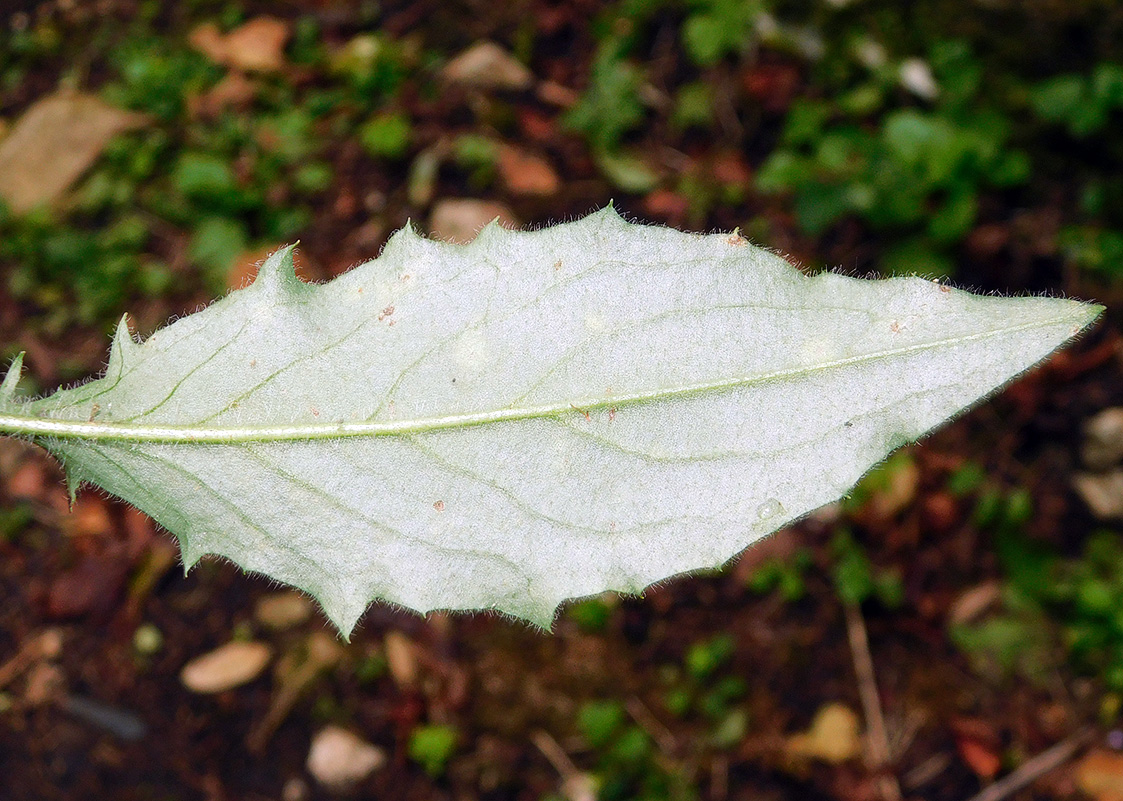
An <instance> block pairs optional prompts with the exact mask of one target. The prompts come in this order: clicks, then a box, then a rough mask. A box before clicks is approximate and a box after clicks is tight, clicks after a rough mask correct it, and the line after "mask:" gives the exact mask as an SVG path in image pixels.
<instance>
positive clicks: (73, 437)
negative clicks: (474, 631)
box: [0, 208, 1101, 634]
mask: <svg viewBox="0 0 1123 801" xmlns="http://www.w3.org/2000/svg"><path fill="white" fill-rule="evenodd" d="M1100 311H1101V308H1100V307H1096V306H1090V305H1086V304H1081V303H1077V302H1075V301H1069V300H1061V299H1056V298H1010V299H999V298H993V297H977V296H974V295H970V294H967V293H965V292H960V291H957V290H954V289H951V288H949V287H946V286H941V285H938V284H934V283H932V282H930V281H926V280H923V279H919V278H895V279H890V280H884V281H863V280H857V279H852V278H846V277H842V276H839V275H835V274H831V273H824V274H821V275H817V276H815V277H813V278H809V277H807V276H804V275H803V274H801V273H800V272H799V271H798V270H796V269H795V268H793V267H792V266H791V265H789V264H788V263H786V262H785V261H783V260H782V259H781V258H779V257H778V256H775V255H773V254H771V253H769V252H767V251H764V250H761V249H759V248H755V247H752V246H750V245H748V243H747V242H746V241H745V240H744V239H742V238H741V237H740V236H738V235H736V234H733V235H732V236H731V235H727V234H717V235H710V236H697V235H690V234H683V233H679V232H676V231H673V230H669V229H666V228H659V227H653V226H642V225H631V224H628V223H626V222H624V221H623V220H622V219H620V217H619V216H618V215H617V214H616V213H615V211H613V210H612V209H611V208H610V209H606V210H604V211H602V212H599V213H597V214H594V215H591V216H589V217H586V218H585V219H583V220H580V221H578V222H574V223H569V224H565V225H559V226H557V227H554V228H549V229H545V230H542V231H537V232H531V233H520V232H511V231H505V230H503V229H501V228H500V227H499V226H498V224H497V223H493V224H491V225H489V226H488V227H487V228H485V229H484V230H483V231H482V232H481V233H480V235H479V236H478V237H477V238H476V240H475V241H474V242H473V243H472V244H470V245H467V246H456V245H450V244H445V243H440V242H435V241H428V240H426V239H423V238H421V237H419V236H418V235H417V234H415V233H413V232H412V231H411V230H409V229H404V230H402V231H399V232H398V233H397V234H395V235H394V236H393V237H392V238H391V240H390V241H389V242H388V243H387V245H386V248H385V250H384V252H383V253H382V255H381V256H380V257H379V258H378V259H376V260H374V261H372V262H369V263H367V264H364V265H362V266H361V267H358V268H357V269H355V270H352V271H351V272H349V273H347V274H345V275H343V276H341V277H339V278H337V279H335V280H334V281H332V282H330V283H328V284H324V285H320V286H317V285H308V284H304V283H301V282H300V281H299V280H298V279H297V278H296V277H295V275H294V273H293V265H292V248H288V249H285V250H282V251H279V252H277V253H275V254H273V256H271V257H270V258H269V259H268V260H267V261H266V262H265V264H264V265H263V267H262V268H261V270H260V272H259V274H258V277H257V279H256V280H255V282H254V283H253V284H252V285H250V286H249V287H247V288H245V289H243V290H239V291H237V292H233V293H231V294H230V295H229V296H227V297H226V298H224V299H222V300H220V301H218V302H216V303H215V304H214V305H212V306H210V307H209V308H207V309H205V310H203V311H201V312H198V313H197V314H194V315H191V316H189V317H186V318H184V319H181V320H178V321H176V322H175V323H173V324H171V325H169V326H168V327H167V328H164V329H163V330H160V331H158V332H156V333H155V334H153V335H152V336H151V337H150V338H149V339H148V340H147V341H145V342H144V343H143V344H138V343H137V342H135V341H134V340H133V339H132V337H131V336H130V334H129V331H128V326H127V324H126V322H125V321H124V320H122V322H121V325H120V326H119V327H118V330H117V334H116V336H115V337H114V340H113V345H112V348H111V350H110V355H109V363H108V367H107V369H106V372H105V375H104V376H103V377H101V378H99V379H97V380H95V381H91V382H90V383H88V384H85V385H83V386H79V387H76V388H73V389H67V390H61V391H59V392H57V393H55V394H54V395H52V396H50V397H47V398H43V399H40V400H35V401H27V402H21V401H18V400H16V399H15V398H14V394H13V393H14V389H15V379H16V377H18V373H19V365H18V362H17V364H15V365H13V370H12V372H11V373H10V374H9V376H8V378H7V379H6V380H5V383H4V384H3V389H2V390H0V392H2V395H0V431H4V432H7V433H11V434H16V435H21V436H25V437H29V438H31V439H32V440H33V441H35V442H37V443H39V444H40V445H42V446H43V447H45V448H46V449H47V450H49V451H50V452H51V453H53V454H54V455H55V456H56V457H58V459H59V460H60V461H62V463H63V464H64V466H65V468H66V472H67V477H68V483H69V486H70V488H71V491H72V492H73V491H74V490H75V489H76V488H77V486H78V485H79V484H80V483H81V482H91V483H95V484H97V485H99V486H101V487H103V488H105V489H106V490H108V491H109V492H111V493H113V494H114V495H117V496H120V497H122V498H124V499H126V500H128V501H129V502H130V503H133V504H135V505H136V506H137V507H139V508H140V509H142V510H144V511H145V512H147V513H148V514H150V515H151V516H152V517H153V518H155V519H156V520H157V521H158V522H159V523H160V524H161V525H163V526H164V527H165V528H167V529H168V530H169V531H171V532H172V533H173V534H174V535H176V536H177V537H178V538H179V542H180V546H181V548H182V550H183V559H184V563H185V564H186V565H187V566H188V567H190V566H191V565H194V564H195V563H196V562H197V561H198V560H199V558H200V557H202V556H203V555H204V554H207V553H212V554H219V555H221V556H225V557H227V558H229V559H231V560H233V561H234V562H236V563H237V564H239V565H241V566H242V567H243V568H245V569H247V570H253V571H257V572H260V573H264V574H266V575H268V576H271V577H272V578H274V579H277V580H279V581H282V582H285V583H287V584H291V585H293V586H295V587H298V588H300V589H302V590H304V591H305V592H308V593H310V594H311V595H313V596H315V597H316V599H317V600H318V601H319V602H320V604H321V605H322V606H323V608H324V610H325V612H326V613H327V615H328V616H329V617H330V618H331V620H332V621H333V622H334V623H335V624H336V625H337V626H338V627H339V628H340V630H341V631H342V632H344V633H345V634H346V633H348V632H350V631H351V630H352V628H353V627H354V625H355V623H356V621H357V620H358V619H359V617H360V616H361V615H362V613H363V611H364V610H365V608H366V607H367V605H368V604H369V603H370V601H371V600H372V599H383V600H386V601H390V602H393V603H396V604H401V605H403V606H406V607H409V608H411V609H415V610H418V611H422V612H424V611H426V610H431V609H438V608H441V609H494V610H500V611H502V612H506V613H508V614H511V615H514V616H516V617H520V618H525V619H527V620H530V621H533V622H534V623H537V624H538V625H541V626H549V625H550V622H551V620H552V618H553V615H554V611H555V609H556V607H557V606H558V604H559V603H561V602H562V601H564V600H565V599H567V598H573V597H579V596H585V595H591V594H594V593H600V592H602V591H604V590H606V589H612V590H617V591H621V592H631V593H636V592H640V591H641V590H643V588H644V587H646V586H648V585H649V584H651V583H652V582H654V581H658V580H660V579H663V578H665V577H667V576H670V575H673V574H676V573H680V572H683V571H688V570H696V569H699V568H706V567H717V566H719V565H721V564H723V563H724V562H726V561H727V560H729V559H730V558H731V557H732V556H734V555H735V554H736V553H738V552H739V551H741V550H742V549H743V548H745V547H746V546H747V545H749V544H750V543H752V542H754V541H756V540H758V539H760V538H761V537H763V536H765V535H766V534H768V533H770V532H772V531H775V530H776V529H778V528H780V527H781V526H783V525H785V524H787V523H789V522H791V521H792V520H794V519H796V518H798V517H800V516H801V515H805V514H807V513H808V512H810V511H811V510H813V509H815V508H817V507H819V506H821V505H823V504H825V503H828V502H830V501H833V500H835V499H837V498H838V497H839V496H841V495H842V494H843V493H845V492H846V491H847V490H848V489H849V488H850V487H852V486H853V485H854V484H855V482H857V480H858V479H859V478H860V477H861V476H862V474H863V473H865V472H866V471H867V470H868V469H869V468H870V467H871V466H872V465H874V464H876V463H877V462H879V461H880V460H882V459H884V458H885V457H886V455H887V454H889V453H890V452H891V451H892V450H893V449H894V448H897V447H899V446H901V445H903V444H904V443H906V442H909V441H910V440H914V439H916V438H917V437H920V436H921V435H923V434H924V433H925V432H927V431H929V430H930V429H932V428H933V427H934V426H936V425H939V424H940V423H941V422H942V421H944V420H946V419H947V418H948V417H950V416H952V415H954V414H956V413H957V412H959V411H960V410H962V409H963V408H964V407H966V406H968V405H969V404H972V403H974V402H976V401H977V400H978V399H979V398H981V397H983V396H984V395H986V394H987V393H988V392H991V391H992V390H993V389H994V388H995V387H997V386H999V385H1001V384H1002V383H1004V382H1006V381H1008V380H1009V379H1010V378H1011V377H1012V376H1015V375H1017V374H1018V373H1020V372H1022V371H1023V370H1025V369H1027V368H1029V367H1030V366H1031V365H1033V364H1035V363H1036V362H1038V361H1040V360H1041V359H1043V358H1044V357H1045V356H1046V355H1047V354H1048V353H1049V352H1050V351H1052V350H1053V349H1054V348H1056V347H1057V346H1058V345H1059V344H1061V343H1062V342H1064V341H1065V340H1066V339H1068V338H1069V337H1071V336H1073V335H1075V334H1076V333H1078V332H1079V331H1080V330H1081V329H1082V328H1084V327H1085V326H1087V325H1089V324H1090V323H1091V322H1092V321H1093V320H1094V319H1095V318H1096V317H1097V316H1098V315H1099V313H1100Z"/></svg>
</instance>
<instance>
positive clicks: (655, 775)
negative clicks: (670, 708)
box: [577, 700, 690, 801]
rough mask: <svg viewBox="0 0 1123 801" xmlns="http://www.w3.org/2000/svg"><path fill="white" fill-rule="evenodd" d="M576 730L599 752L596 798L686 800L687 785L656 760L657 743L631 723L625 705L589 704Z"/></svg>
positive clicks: (581, 712)
mask: <svg viewBox="0 0 1123 801" xmlns="http://www.w3.org/2000/svg"><path fill="white" fill-rule="evenodd" d="M577 728H578V731H579V732H580V733H581V736H582V737H583V738H584V739H585V742H586V743H588V744H589V747H590V748H591V749H592V750H593V751H595V752H596V784H597V798H598V799H600V800H601V801H624V799H631V798H651V799H667V800H668V801H671V799H675V800H676V801H677V799H686V798H689V797H690V796H689V795H684V793H689V790H688V787H687V784H686V782H685V781H684V780H683V779H682V777H681V776H679V775H677V774H676V773H675V772H674V771H668V770H667V768H666V767H665V766H664V765H663V764H661V762H660V761H659V760H658V759H657V758H656V748H655V744H654V743H653V742H652V741H651V738H650V737H649V736H648V735H647V733H646V732H644V730H643V729H642V728H640V727H639V726H638V725H636V724H635V723H632V722H630V719H629V717H628V714H627V712H626V711H625V709H624V706H623V704H621V703H620V702H619V701H614V700H599V701H589V702H587V703H585V704H583V705H582V706H581V708H580V710H579V711H578V714H577Z"/></svg>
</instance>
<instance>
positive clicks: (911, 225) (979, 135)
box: [757, 44, 1030, 276]
mask: <svg viewBox="0 0 1123 801" xmlns="http://www.w3.org/2000/svg"><path fill="white" fill-rule="evenodd" d="M933 60H934V61H935V62H936V63H937V65H938V69H937V70H936V72H937V75H938V76H939V77H940V78H942V79H945V80H946V79H948V78H954V77H956V76H957V75H958V76H959V77H960V78H961V80H960V84H961V85H958V86H957V88H958V92H946V93H945V94H944V95H942V96H941V98H940V100H939V101H938V102H937V104H936V107H935V108H934V109H931V110H926V109H920V108H909V107H906V108H898V109H893V110H890V111H886V112H884V113H880V112H879V113H878V114H877V115H876V117H875V118H874V120H873V121H872V123H873V124H872V125H871V124H870V121H869V120H866V119H863V118H864V117H866V116H867V108H866V106H865V104H863V106H862V107H861V108H860V109H852V110H850V111H848V110H847V109H846V107H845V105H844V104H840V103H839V102H830V101H824V100H810V99H808V100H802V101H799V102H797V103H795V104H794V105H793V106H792V108H791V110H790V112H789V115H788V119H787V122H786V125H785V128H784V133H783V136H782V140H781V146H780V147H779V148H778V149H776V150H775V151H774V152H773V153H772V154H771V155H770V156H769V158H768V159H767V161H766V162H765V163H764V164H763V165H762V166H761V169H760V172H759V173H758V175H757V187H758V188H759V189H760V190H762V191H764V192H772V193H790V194H791V195H792V200H793V205H794V208H795V212H796V217H797V220H798V221H799V224H800V226H801V227H802V228H803V229H804V230H805V231H807V232H808V233H810V234H813V235H820V234H823V233H824V232H825V231H826V230H828V229H829V228H830V227H831V226H833V225H835V224H836V223H837V222H838V221H839V220H841V219H843V218H844V217H847V216H857V217H860V218H861V219H863V220H865V221H866V223H867V224H869V226H870V227H871V228H872V229H874V230H877V231H880V232H883V233H884V235H888V236H891V237H893V238H894V239H895V240H896V242H895V244H893V245H890V246H889V247H887V248H886V251H885V254H884V256H883V258H882V262H881V265H880V266H881V268H882V270H884V271H885V272H888V273H905V272H908V273H917V272H918V273H921V274H927V275H933V276H938V275H948V274H951V273H953V272H954V269H953V267H952V262H951V259H950V257H949V255H948V252H949V248H950V247H951V246H953V245H955V244H956V243H958V242H959V241H960V240H961V239H962V238H963V237H964V236H965V235H966V234H967V233H968V232H969V231H970V230H971V228H972V227H973V226H974V224H975V221H976V218H977V215H978V209H979V199H980V195H981V194H982V193H983V192H984V191H986V190H988V189H1002V188H1006V187H1011V186H1016V185H1019V184H1021V183H1024V182H1025V181H1026V180H1027V178H1028V177H1029V169H1030V168H1029V160H1028V156H1027V154H1026V153H1025V152H1023V151H1021V150H1019V149H1017V148H1015V147H1013V146H1012V144H1011V141H1010V139H1011V124H1010V121H1009V119H1008V118H1007V117H1006V116H1005V115H1003V114H1002V113H1000V112H998V111H995V110H993V109H989V108H986V107H985V106H983V105H982V104H981V103H979V102H976V101H975V100H974V99H975V98H976V97H977V95H978V92H979V87H978V84H977V82H976V81H975V80H973V79H969V80H962V78H963V75H964V74H966V75H974V74H975V73H976V72H977V70H976V69H975V67H974V63H973V61H972V59H971V56H970V54H969V53H968V52H967V51H966V49H965V48H964V47H962V46H956V45H953V44H951V45H947V46H945V47H944V48H942V49H941V50H939V51H938V52H937V55H936V56H934V58H933ZM953 86H956V84H954V83H953ZM969 101H971V102H969ZM855 117H857V118H855Z"/></svg>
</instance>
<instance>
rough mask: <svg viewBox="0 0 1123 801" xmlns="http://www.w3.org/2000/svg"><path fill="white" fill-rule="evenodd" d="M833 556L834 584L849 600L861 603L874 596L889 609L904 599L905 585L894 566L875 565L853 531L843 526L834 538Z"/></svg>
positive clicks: (839, 592) (843, 598) (839, 593)
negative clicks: (877, 567) (881, 568)
mask: <svg viewBox="0 0 1123 801" xmlns="http://www.w3.org/2000/svg"><path fill="white" fill-rule="evenodd" d="M831 552H832V554H833V557H834V571H833V573H834V576H833V578H834V586H835V589H836V590H837V592H838V595H839V597H840V598H841V599H842V600H843V601H845V602H846V603H848V604H855V605H858V604H862V603H864V602H865V601H867V600H869V599H871V598H873V599H876V600H878V601H880V602H881V603H882V604H883V605H884V606H886V607H888V608H890V609H896V608H897V607H899V606H900V605H901V604H902V603H903V602H904V595H905V593H904V586H903V585H902V583H901V577H900V575H899V574H898V573H897V572H896V571H894V570H879V569H876V568H875V567H874V566H873V564H872V563H871V562H870V558H869V556H868V555H867V554H866V552H865V550H863V549H862V547H861V545H859V544H858V542H857V540H855V539H854V535H853V534H852V533H851V532H849V531H847V530H846V529H842V530H841V531H839V532H838V533H837V534H836V535H835V537H834V539H833V540H832V542H831Z"/></svg>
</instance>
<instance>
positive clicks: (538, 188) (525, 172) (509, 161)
mask: <svg viewBox="0 0 1123 801" xmlns="http://www.w3.org/2000/svg"><path fill="white" fill-rule="evenodd" d="M498 167H499V176H500V177H501V178H502V179H503V184H504V185H505V186H506V187H507V189H508V190H509V191H510V192H511V194H513V195H533V196H537V197H549V196H550V195H554V194H557V191H558V189H559V188H560V187H561V180H560V179H559V178H558V174H557V173H556V172H555V171H554V168H553V167H551V166H550V162H548V161H546V159H544V158H542V157H541V156H536V155H534V154H533V153H527V152H526V151H524V150H520V149H519V148H517V147H511V146H510V145H504V146H503V147H501V148H500V149H499V164H498Z"/></svg>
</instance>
